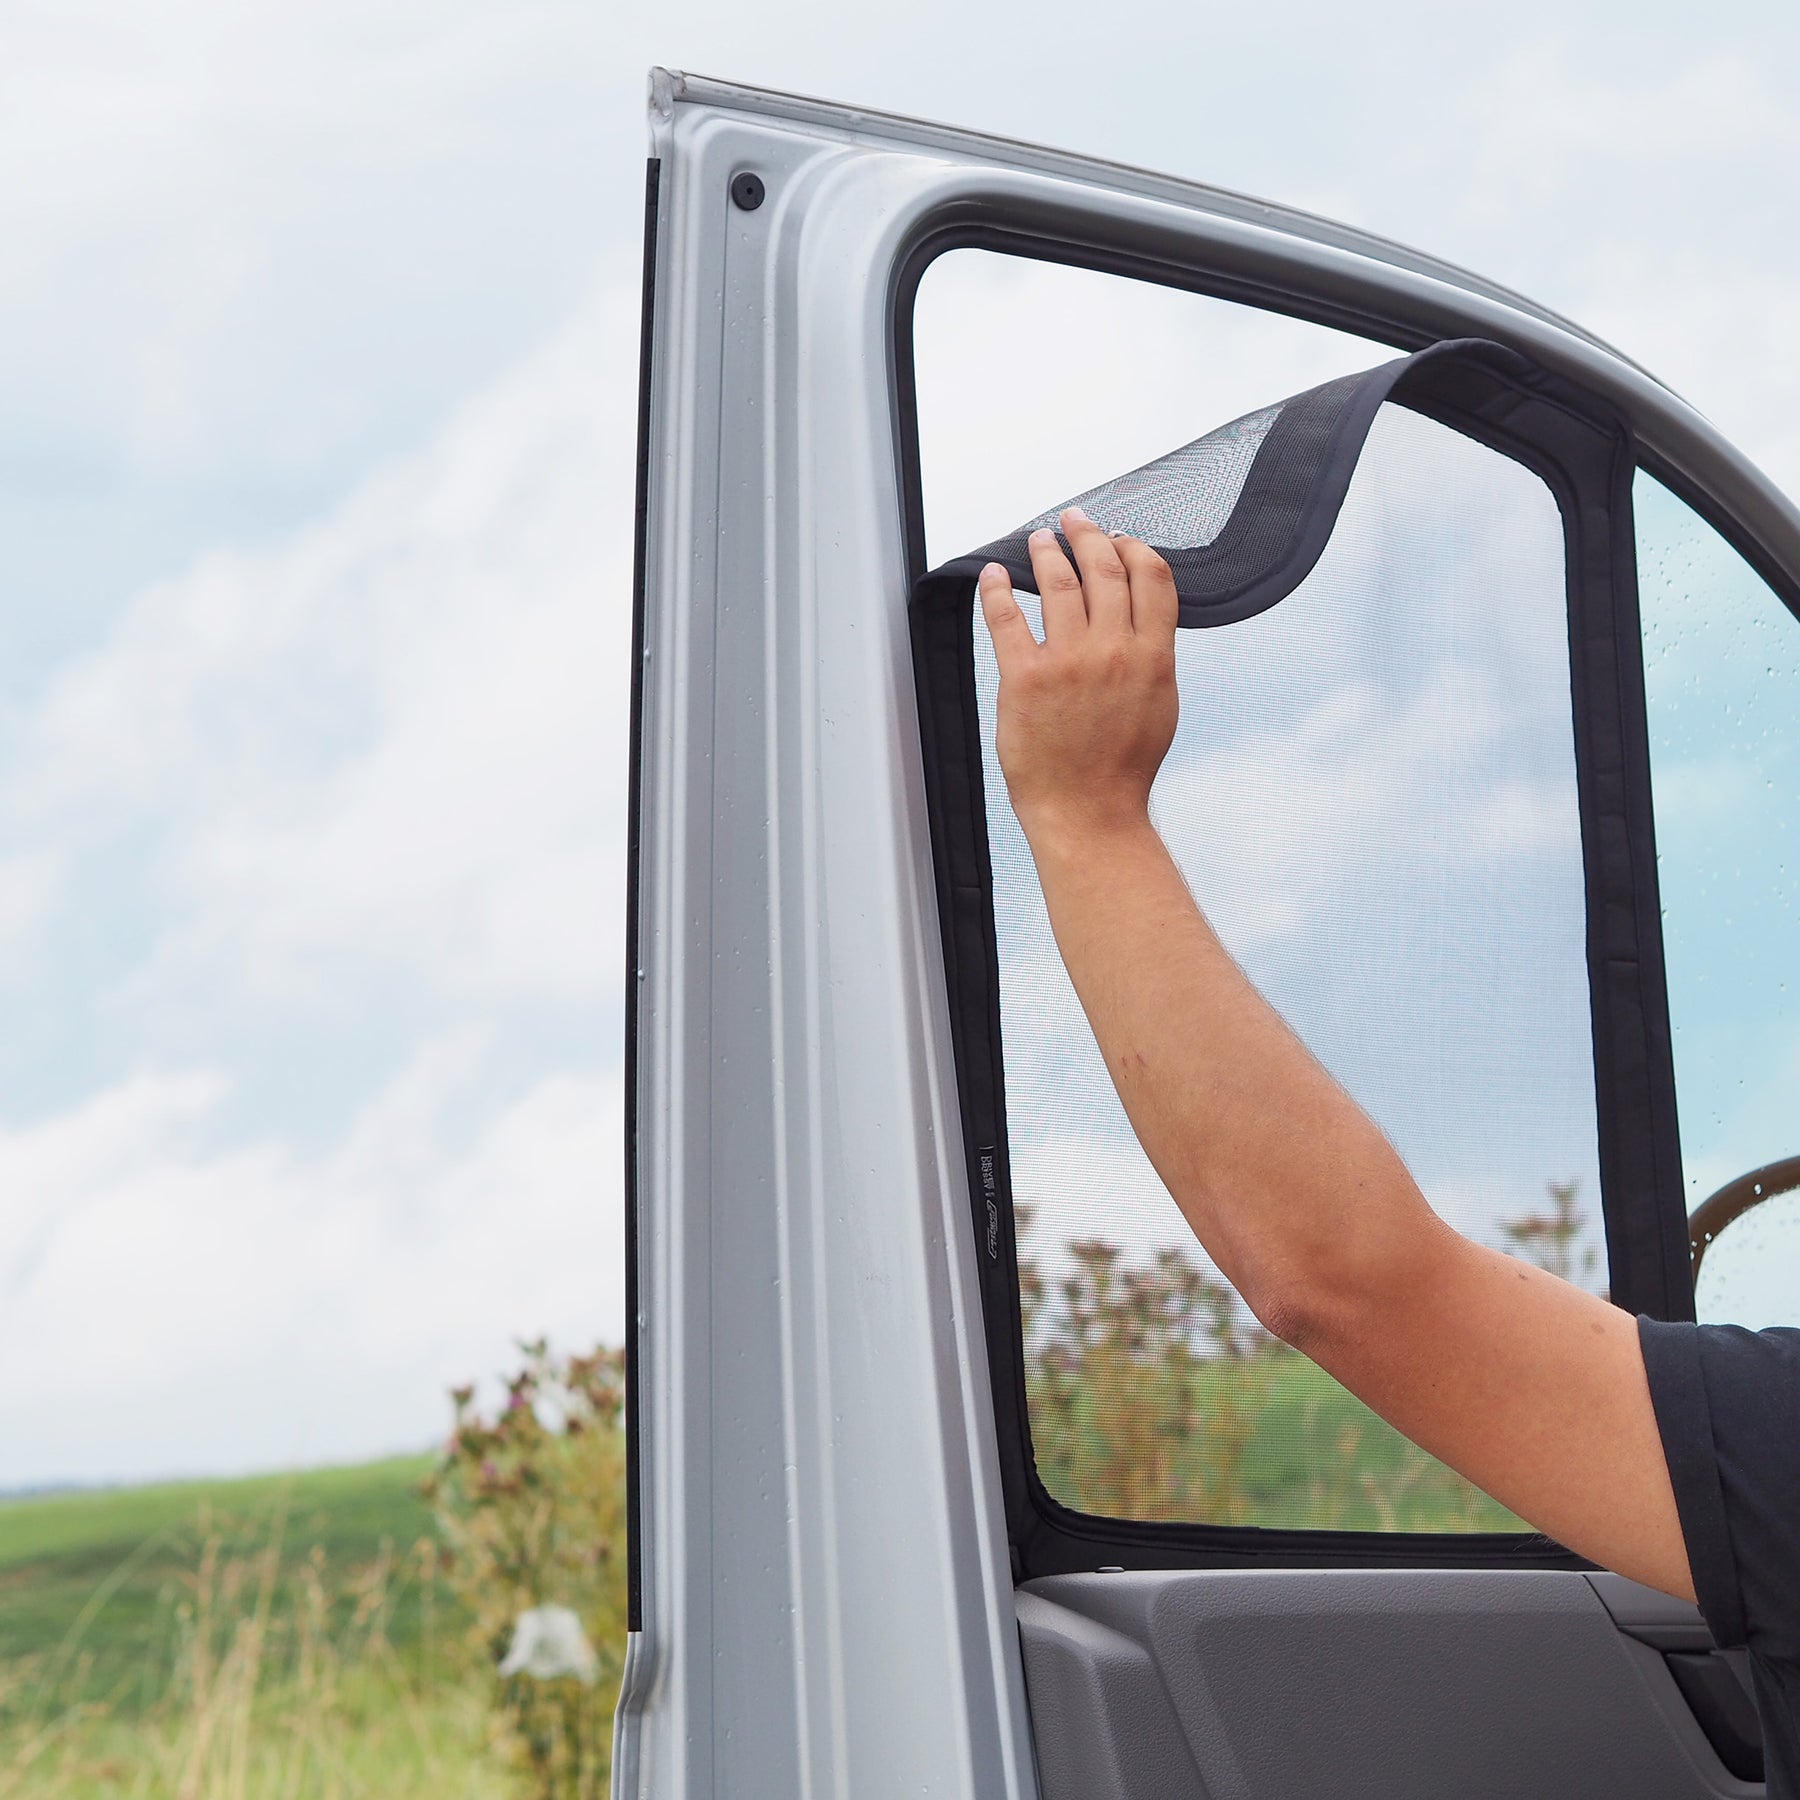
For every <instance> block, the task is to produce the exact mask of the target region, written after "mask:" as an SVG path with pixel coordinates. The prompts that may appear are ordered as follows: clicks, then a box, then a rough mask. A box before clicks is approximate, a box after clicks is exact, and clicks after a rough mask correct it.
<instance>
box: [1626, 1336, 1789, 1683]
mask: <svg viewBox="0 0 1800 1800" xmlns="http://www.w3.org/2000/svg"><path fill="white" fill-rule="evenodd" d="M1638 1337H1639V1341H1640V1342H1641V1343H1642V1345H1643V1349H1644V1369H1645V1372H1646V1373H1647V1374H1648V1376H1649V1378H1650V1400H1651V1404H1652V1405H1653V1406H1654V1407H1655V1409H1656V1423H1657V1428H1658V1430H1659V1431H1660V1432H1661V1433H1662V1441H1663V1454H1664V1455H1665V1456H1666V1457H1667V1459H1668V1464H1669V1479H1670V1481H1671V1482H1672V1483H1673V1485H1674V1488H1675V1505H1676V1509H1677V1511H1678V1512H1679V1513H1680V1515H1681V1531H1682V1536H1683V1537H1684V1538H1685V1539H1686V1541H1687V1552H1688V1565H1689V1567H1690V1568H1691V1569H1692V1571H1693V1576H1694V1588H1695V1591H1696V1594H1697V1596H1698V1598H1699V1601H1700V1610H1701V1612H1703V1613H1704V1614H1705V1615H1706V1622H1707V1624H1708V1625H1710V1626H1711V1627H1712V1632H1713V1636H1714V1637H1715V1638H1717V1639H1718V1641H1719V1643H1720V1644H1721V1645H1722V1646H1725V1647H1727V1648H1730V1647H1733V1646H1736V1645H1739V1644H1747V1645H1748V1646H1749V1647H1750V1648H1751V1649H1752V1650H1755V1651H1757V1652H1759V1653H1760V1654H1762V1655H1764V1656H1770V1657H1775V1658H1778V1659H1781V1660H1783V1661H1800V1331H1791V1330H1780V1329H1777V1330H1770V1331H1747V1330H1745V1329H1744V1327H1743V1326H1741V1325H1680V1324H1666V1323H1663V1322H1660V1321H1658V1320H1655V1319H1640V1320H1639V1321H1638Z"/></svg>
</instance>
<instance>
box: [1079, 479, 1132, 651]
mask: <svg viewBox="0 0 1800 1800" xmlns="http://www.w3.org/2000/svg"><path fill="white" fill-rule="evenodd" d="M1062 528H1063V535H1064V536H1065V537H1066V538H1067V539H1068V540H1069V548H1070V549H1071V550H1073V551H1074V552H1075V562H1076V566H1077V567H1078V568H1079V569H1080V570H1081V591H1082V593H1083V594H1084V595H1085V596H1086V598H1087V616H1088V623H1089V624H1090V625H1094V626H1098V627H1099V628H1100V629H1101V630H1103V631H1116V632H1128V631H1130V629H1131V582H1130V579H1129V577H1128V576H1127V575H1126V573H1125V565H1124V564H1123V563H1122V562H1120V561H1119V555H1118V552H1117V551H1116V550H1115V549H1114V548H1113V543H1112V539H1111V538H1109V537H1108V536H1107V535H1106V533H1105V532H1104V531H1102V530H1101V529H1100V527H1099V526H1098V525H1096V524H1095V523H1094V521H1093V520H1092V519H1090V518H1089V517H1088V516H1087V514H1086V513H1084V512H1083V511H1082V510H1081V508H1080V507H1079V506H1071V507H1068V508H1066V509H1065V510H1064V512H1063V516H1062Z"/></svg>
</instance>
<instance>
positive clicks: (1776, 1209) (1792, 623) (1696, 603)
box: [1634, 474, 1800, 1327]
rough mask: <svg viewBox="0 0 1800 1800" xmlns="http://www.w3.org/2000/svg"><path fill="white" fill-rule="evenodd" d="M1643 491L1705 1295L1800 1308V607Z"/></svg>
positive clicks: (1659, 807) (1689, 1170) (1737, 1315)
mask: <svg viewBox="0 0 1800 1800" xmlns="http://www.w3.org/2000/svg"><path fill="white" fill-rule="evenodd" d="M1634 500H1635V506H1634V511H1635V515H1636V523H1637V544H1638V586H1639V594H1640V606H1641V610H1642V619H1643V633H1644V685H1645V699H1646V704H1647V709H1648V718H1649V726H1650V776H1651V789H1652V793H1653V796H1654V800H1655V806H1656V842H1657V866H1658V873H1659V876H1660V882H1661V890H1662V903H1663V945H1664V955H1665V959H1666V961H1667V965H1668V981H1669V1016H1670V1025H1671V1028H1672V1033H1673V1038H1674V1046H1675V1074H1676V1083H1677V1085H1676V1095H1677V1099H1678V1103H1679V1108H1680V1115H1681V1160H1682V1173H1683V1177H1684V1184H1685V1187H1686V1198H1687V1203H1688V1208H1689V1211H1690V1213H1692V1214H1693V1215H1694V1216H1695V1218H1696V1219H1697V1220H1700V1221H1702V1223H1700V1224H1699V1226H1698V1227H1697V1230H1696V1235H1697V1236H1699V1238H1700V1239H1701V1248H1702V1255H1701V1259H1700V1265H1699V1268H1698V1270H1697V1272H1696V1275H1695V1281H1694V1304H1695V1310H1696V1313H1697V1315H1698V1316H1699V1317H1700V1318H1701V1319H1704V1320H1715V1321H1720V1322H1728V1323H1733V1324H1741V1325H1749V1326H1753V1327H1761V1326H1765V1325H1800V619H1796V618H1795V617H1794V615H1793V614H1792V613H1791V612H1789V610H1788V609H1787V607H1786V606H1784V605H1783V604H1782V602H1781V600H1780V599H1779V598H1778V597H1777V596H1776V595H1775V594H1774V593H1773V592H1772V591H1771V590H1770V588H1769V586H1768V584H1767V583H1766V582H1764V581H1763V580H1762V579H1761V578H1760V577H1759V576H1758V575H1757V574H1756V572H1755V570H1753V569H1752V568H1751V567H1750V566H1749V564H1748V563H1746V562H1745V561H1744V559H1743V558H1742V557H1741V556H1739V555H1738V553H1737V552H1736V551H1735V550H1734V549H1732V547H1731V546H1730V544H1728V543H1727V542H1726V541H1725V539H1724V538H1722V537H1721V536H1720V535H1719V534H1718V532H1716V531H1715V530H1714V529H1713V528H1712V527H1711V526H1710V525H1708V524H1707V523H1706V521H1705V520H1704V519H1702V518H1700V517H1699V515H1698V514H1697V513H1695V512H1694V511H1693V510H1692V509H1691V508H1690V507H1688V506H1686V505H1685V504H1684V503H1683V502H1682V501H1680V500H1678V499H1677V498H1676V497H1675V496H1674V495H1673V494H1671V493H1670V492H1669V491H1668V489H1666V488H1665V487H1663V486H1662V485H1661V484H1660V483H1658V482H1657V481H1655V480H1653V479H1652V478H1651V477H1650V476H1647V475H1642V474H1640V475H1639V476H1638V479H1637V483H1636V489H1635V495H1634ZM1734 1190H1736V1191H1735V1192H1734ZM1703 1209H1704V1210H1703ZM1706 1221H1712V1222H1715V1223H1716V1226H1717V1231H1718V1235H1717V1237H1716V1238H1712V1239H1711V1241H1708V1237H1709V1233H1710V1231H1711V1229H1712V1228H1713V1225H1711V1224H1708V1223H1706Z"/></svg>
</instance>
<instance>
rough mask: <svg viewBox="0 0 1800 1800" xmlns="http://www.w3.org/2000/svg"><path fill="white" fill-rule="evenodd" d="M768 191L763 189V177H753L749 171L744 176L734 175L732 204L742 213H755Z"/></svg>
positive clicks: (732, 179) (732, 180)
mask: <svg viewBox="0 0 1800 1800" xmlns="http://www.w3.org/2000/svg"><path fill="white" fill-rule="evenodd" d="M766 191H767V190H766V189H765V188H764V187H763V183H762V177H761V176H760V175H752V174H751V173H750V171H749V170H748V169H746V170H745V171H744V172H743V174H741V175H734V176H732V178H731V199H732V203H733V204H734V205H735V206H736V207H738V209H739V210H740V211H742V212H755V211H756V209H757V208H758V207H759V206H761V205H762V203H763V194H764V193H765V192H766Z"/></svg>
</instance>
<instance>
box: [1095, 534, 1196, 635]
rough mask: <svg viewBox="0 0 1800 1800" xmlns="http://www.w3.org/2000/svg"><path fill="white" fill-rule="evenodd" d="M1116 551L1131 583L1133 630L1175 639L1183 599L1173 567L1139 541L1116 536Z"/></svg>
mask: <svg viewBox="0 0 1800 1800" xmlns="http://www.w3.org/2000/svg"><path fill="white" fill-rule="evenodd" d="M1112 548H1113V552H1114V554H1115V555H1116V556H1117V557H1118V559H1119V561H1120V563H1121V564H1122V565H1123V567H1124V569H1125V573H1126V574H1127V575H1128V576H1129V577H1130V580H1131V623H1132V628H1133V630H1136V631H1143V632H1151V633H1154V634H1155V635H1156V636H1158V637H1170V638H1172V637H1173V636H1174V635H1175V627H1176V626H1177V625H1178V624H1179V623H1180V620H1181V600H1180V598H1179V596H1178V595H1177V594H1176V592H1175V577H1174V576H1173V575H1172V574H1170V572H1169V565H1168V564H1167V563H1166V562H1164V561H1163V559H1162V558H1161V557H1160V556H1158V555H1157V553H1156V552H1155V551H1154V550H1152V549H1151V548H1150V546H1149V545H1148V544H1143V543H1139V541H1138V540H1137V539H1136V538H1130V537H1116V538H1114V539H1113V540H1112Z"/></svg>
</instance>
